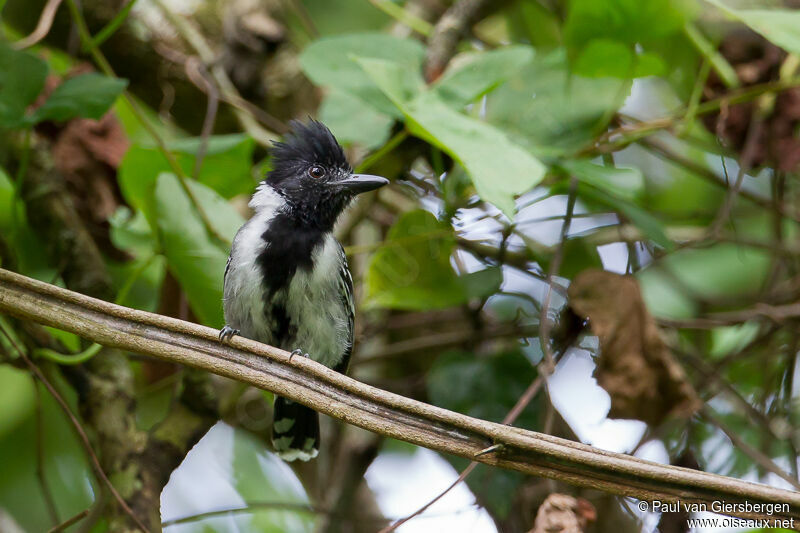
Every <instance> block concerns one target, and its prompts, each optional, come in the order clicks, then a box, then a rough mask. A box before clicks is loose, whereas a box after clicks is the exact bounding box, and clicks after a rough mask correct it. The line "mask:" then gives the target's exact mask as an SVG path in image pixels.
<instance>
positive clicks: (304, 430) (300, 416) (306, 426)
mask: <svg viewBox="0 0 800 533" xmlns="http://www.w3.org/2000/svg"><path fill="white" fill-rule="evenodd" d="M272 447H273V448H274V449H275V453H276V454H277V455H278V457H280V458H281V459H283V460H284V461H294V460H295V459H300V460H301V461H308V460H309V459H313V458H314V457H316V456H317V454H318V453H319V415H318V414H317V412H316V411H314V410H313V409H309V408H308V407H306V406H305V405H300V404H299V403H296V402H293V401H292V400H287V399H286V398H281V397H279V396H276V397H275V410H274V414H273V418H272Z"/></svg>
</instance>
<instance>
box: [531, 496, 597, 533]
mask: <svg viewBox="0 0 800 533" xmlns="http://www.w3.org/2000/svg"><path fill="white" fill-rule="evenodd" d="M596 519H597V512H596V511H595V509H594V506H593V505H592V504H591V503H589V501H588V500H585V499H583V498H575V497H574V496H570V495H568V494H558V493H553V494H551V495H550V496H548V497H547V499H546V500H545V501H544V503H543V504H542V505H541V506H540V507H539V512H538V513H536V522H535V523H534V524H533V529H532V530H531V531H530V533H583V532H584V531H585V530H586V525H587V524H588V522H593V521H595V520H596Z"/></svg>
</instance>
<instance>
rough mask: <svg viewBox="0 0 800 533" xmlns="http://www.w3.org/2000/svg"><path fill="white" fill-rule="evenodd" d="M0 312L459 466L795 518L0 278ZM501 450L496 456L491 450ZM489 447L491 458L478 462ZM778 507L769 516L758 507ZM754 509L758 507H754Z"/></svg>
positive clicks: (794, 498) (256, 346)
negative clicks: (213, 379) (281, 400)
mask: <svg viewBox="0 0 800 533" xmlns="http://www.w3.org/2000/svg"><path fill="white" fill-rule="evenodd" d="M0 312H4V313H8V314H11V315H14V316H17V317H19V318H21V319H25V320H32V321H35V322H40V323H42V324H46V325H48V326H52V327H55V328H59V329H63V330H66V331H71V332H73V333H76V334H78V335H81V336H83V337H85V338H87V339H89V340H91V341H94V342H97V343H100V344H103V345H106V346H111V347H116V348H120V349H123V350H129V351H132V352H137V353H140V354H145V355H150V356H153V357H157V358H159V359H164V360H167V361H171V362H175V363H180V364H184V365H188V366H192V367H196V368H201V369H203V370H207V371H210V372H213V373H215V374H219V375H222V376H226V377H229V378H232V379H235V380H238V381H241V382H243V383H248V384H251V385H254V386H256V387H259V388H261V389H265V390H269V391H272V392H274V393H276V394H279V395H281V396H284V397H286V398H289V399H291V400H294V401H297V402H300V403H302V404H304V405H308V406H309V407H312V408H314V409H316V410H317V411H319V412H321V413H324V414H327V415H329V416H332V417H334V418H337V419H339V420H343V421H345V422H347V423H349V424H353V425H355V426H359V427H361V428H364V429H367V430H369V431H373V432H375V433H379V434H381V435H385V436H388V437H392V438H396V439H400V440H403V441H406V442H410V443H413V444H416V445H418V446H424V447H426V448H430V449H433V450H437V451H440V452H445V453H452V454H454V455H458V456H460V457H466V458H468V459H475V460H477V461H479V462H482V463H486V464H489V465H493V466H497V467H500V468H506V469H511V470H516V471H519V472H523V473H526V474H532V475H538V476H543V477H548V478H553V479H559V480H562V481H565V482H567V483H572V484H576V485H581V486H586V487H592V488H596V489H599V490H603V491H606V492H611V493H614V494H619V495H622V496H630V497H634V498H638V499H641V500H659V501H669V502H674V501H678V500H680V501H684V502H697V503H705V504H706V505H708V506H709V508H711V505H712V503H713V502H719V501H724V502H726V503H728V504H736V503H738V504H743V503H744V502H747V503H749V504H750V505H749V507H747V506H744V505H741V506H740V507H738V508H736V509H734V511H733V512H731V514H733V515H735V516H742V517H753V518H800V493H797V492H791V491H787V490H783V489H778V488H775V487H770V486H766V485H757V484H754V483H749V482H745V481H741V480H738V479H733V478H728V477H723V476H719V475H716V474H710V473H707V472H698V471H695V470H690V469H685V468H680V467H675V466H669V465H661V464H657V463H652V462H649V461H643V460H641V459H637V458H635V457H631V456H627V455H623V454H617V453H611V452H607V451H603V450H598V449H596V448H593V447H591V446H587V445H584V444H581V443H576V442H571V441H567V440H564V439H560V438H557V437H551V436H549V435H542V434H539V433H534V432H532V431H527V430H523V429H519V428H514V427H509V426H505V425H502V424H496V423H492V422H486V421H483V420H478V419H475V418H472V417H469V416H465V415H462V414H459V413H455V412H452V411H448V410H446V409H441V408H438V407H434V406H431V405H428V404H425V403H422V402H418V401H415V400H412V399H409V398H405V397H403V396H399V395H397V394H393V393H390V392H386V391H383V390H381V389H377V388H375V387H371V386H369V385H366V384H363V383H360V382H358V381H355V380H354V379H351V378H348V377H347V376H344V375H342V374H339V373H337V372H334V371H333V370H330V369H328V368H326V367H324V366H322V365H320V364H318V363H315V362H314V361H311V360H310V359H305V358H295V359H293V360H292V361H289V353H288V352H285V351H283V350H279V349H277V348H274V347H271V346H267V345H264V344H260V343H258V342H255V341H252V340H249V339H244V338H239V337H235V338H234V339H233V341H232V345H230V346H226V345H222V344H220V343H219V341H218V340H217V333H218V332H217V331H216V330H213V329H211V328H207V327H204V326H199V325H197V324H191V323H189V322H184V321H182V320H177V319H173V318H168V317H163V316H160V315H155V314H152V313H147V312H144V311H137V310H133V309H128V308H125V307H121V306H118V305H114V304H111V303H108V302H104V301H101V300H97V299H94V298H90V297H88V296H84V295H81V294H78V293H74V292H71V291H68V290H65V289H61V288H59V287H56V286H53V285H49V284H47V283H43V282H40V281H36V280H33V279H30V278H26V277H24V276H21V275H19V274H15V273H13V272H9V271H7V270H2V269H0ZM495 445H499V446H495ZM489 447H493V448H494V449H495V450H496V451H495V452H494V453H486V454H479V452H481V451H482V450H485V449H487V448H489ZM766 503H774V504H780V505H779V506H777V508H776V509H775V511H776V512H774V513H772V514H768V513H767V509H765V508H764V507H761V508H758V507H755V505H757V504H766ZM754 504H755V505H754Z"/></svg>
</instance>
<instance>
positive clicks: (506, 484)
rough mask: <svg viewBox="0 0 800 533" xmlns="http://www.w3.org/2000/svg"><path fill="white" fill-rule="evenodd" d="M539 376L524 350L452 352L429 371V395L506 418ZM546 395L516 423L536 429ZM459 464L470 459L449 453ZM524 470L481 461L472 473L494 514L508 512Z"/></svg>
mask: <svg viewBox="0 0 800 533" xmlns="http://www.w3.org/2000/svg"><path fill="white" fill-rule="evenodd" d="M535 379H536V369H535V368H534V367H533V365H531V363H530V361H528V360H527V359H526V358H525V356H524V355H523V354H522V353H521V352H519V351H514V352H504V353H499V354H496V355H492V356H489V357H478V356H476V355H475V354H473V353H466V352H451V353H449V354H446V355H443V356H441V357H439V358H438V359H437V360H436V362H435V363H434V365H433V367H432V368H431V369H430V371H429V372H428V374H427V376H426V385H427V392H428V398H430V400H431V402H432V403H433V404H435V405H437V406H439V407H443V408H445V409H450V410H452V411H456V412H459V413H463V414H465V415H468V416H473V417H476V418H480V419H482V420H491V421H493V422H500V421H502V420H503V418H505V416H506V415H507V414H508V412H509V411H510V410H511V409H512V407H513V406H514V405H515V404H516V402H517V400H518V399H519V398H520V396H522V394H523V392H524V391H525V389H526V388H527V387H528V386H529V385H530V384H531V383H532V382H533V380H535ZM541 398H542V396H541V395H540V396H539V398H538V399H535V400H534V401H533V402H532V404H531V405H529V406H528V407H527V408H526V409H525V410H523V411H522V413H521V414H520V416H519V418H517V421H516V422H515V423H514V425H515V426H517V427H521V428H526V429H536V428H538V427H539V425H540V420H539V413H542V412H544V409H543V405H542V400H541ZM446 458H447V459H448V460H449V461H450V462H451V463H453V465H454V466H455V467H456V468H458V469H463V468H465V467H466V465H467V464H468V462H469V461H468V460H467V459H462V458H456V457H452V456H446ZM523 479H524V476H522V475H520V474H519V473H517V472H509V471H506V470H500V469H497V468H489V467H486V466H485V465H480V466H479V467H478V468H477V469H476V470H475V471H474V472H473V474H472V475H471V476H470V477H469V478H467V484H468V485H469V488H470V490H472V491H473V492H474V493H475V494H476V495H478V497H479V499H480V501H481V502H485V503H486V505H487V506H488V507H489V509H491V511H492V514H495V513H496V514H497V515H498V516H501V517H502V516H505V515H506V514H507V513H508V511H509V509H510V508H511V502H512V501H513V499H514V498H513V495H514V493H515V491H516V489H517V488H518V487H519V484H520V483H521V482H522V480H523Z"/></svg>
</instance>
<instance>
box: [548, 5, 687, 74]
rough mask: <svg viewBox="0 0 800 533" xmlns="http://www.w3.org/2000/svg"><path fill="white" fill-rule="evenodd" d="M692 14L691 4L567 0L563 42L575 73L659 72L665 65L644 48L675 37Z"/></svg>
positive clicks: (661, 71)
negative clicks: (568, 1)
mask: <svg viewBox="0 0 800 533" xmlns="http://www.w3.org/2000/svg"><path fill="white" fill-rule="evenodd" d="M694 11H695V7H694V4H693V3H692V2H691V1H690V0H648V1H646V2H642V1H640V0H607V1H604V2H597V1H595V0H572V1H571V2H570V3H569V13H568V14H567V21H566V23H565V24H564V36H565V39H564V40H565V44H566V46H567V50H568V51H569V57H570V59H571V61H572V62H573V66H574V69H575V72H576V73H578V74H582V75H585V76H592V77H600V76H614V77H618V78H638V77H641V76H651V75H660V74H662V73H663V72H664V62H663V61H662V60H661V59H660V58H659V57H658V56H655V55H653V54H652V53H648V52H649V51H650V50H649V49H648V48H647V47H648V46H650V45H653V44H656V43H662V42H664V41H665V40H667V39H670V38H674V36H675V35H676V34H678V33H679V32H681V31H682V29H683V27H684V25H685V24H686V23H687V22H689V21H690V20H691V19H692V18H693V16H694ZM643 48H644V49H643Z"/></svg>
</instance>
